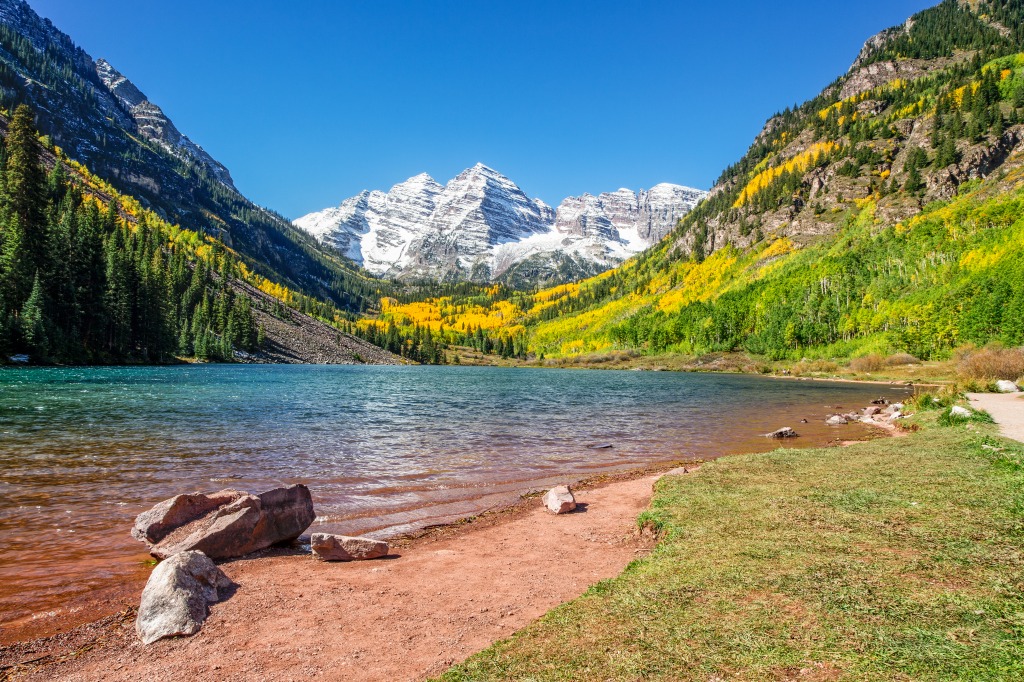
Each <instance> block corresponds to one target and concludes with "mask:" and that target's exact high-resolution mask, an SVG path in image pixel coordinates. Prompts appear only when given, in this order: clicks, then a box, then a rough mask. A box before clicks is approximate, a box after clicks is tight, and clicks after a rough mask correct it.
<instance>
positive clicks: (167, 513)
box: [132, 484, 576, 644]
mask: <svg viewBox="0 0 1024 682" xmlns="http://www.w3.org/2000/svg"><path fill="white" fill-rule="evenodd" d="M544 505H545V507H546V508H547V509H548V510H549V511H551V512H552V513H554V514H567V513H569V512H571V511H574V510H575V509H576V499H575V498H574V497H573V494H572V491H571V490H570V489H569V486H567V485H560V486H556V487H554V488H552V489H551V490H549V491H548V492H547V493H546V494H545V495H544ZM315 518H316V514H315V512H314V511H313V498H312V496H311V495H310V492H309V488H307V487H306V486H304V485H301V484H300V485H292V486H288V487H285V488H275V489H273V490H268V491H267V492H265V493H261V494H259V495H254V494H252V493H247V492H243V491H240V490H221V491H219V492H215V493H190V494H185V495H176V496H174V497H172V498H170V499H168V500H164V501H163V502H160V503H159V504H157V505H156V506H154V507H153V508H152V509H150V510H148V511H145V512H143V513H141V514H139V515H138V517H136V519H135V525H134V527H133V528H132V536H133V537H135V538H136V539H137V540H140V541H142V542H145V543H146V544H147V545H149V548H150V553H151V554H152V555H153V556H155V557H157V558H158V559H163V561H162V562H161V563H160V564H159V565H158V566H157V567H156V568H155V569H154V570H153V573H152V574H151V575H150V577H149V580H148V581H147V582H146V587H145V589H144V590H143V592H142V601H141V603H140V605H139V613H138V616H137V617H136V620H135V631H136V633H137V634H138V636H139V639H141V640H142V642H143V644H152V643H153V642H156V641H157V640H160V639H162V638H164V637H175V636H182V635H193V634H195V633H197V632H199V630H200V628H201V627H202V624H203V622H204V621H205V620H206V617H207V615H208V614H209V607H210V604H213V603H216V602H218V601H220V600H222V599H224V598H225V597H226V596H227V595H228V594H229V593H230V591H231V590H232V589H233V588H234V587H235V585H234V584H233V583H232V582H231V580H230V579H229V578H228V576H227V575H225V574H224V572H223V571H221V570H220V569H219V568H218V567H217V565H216V564H214V563H213V559H230V558H234V557H240V556H245V555H247V554H251V553H253V552H257V551H259V550H262V549H266V548H268V547H271V546H273V545H277V544H281V543H285V542H291V541H294V540H297V539H298V538H299V537H300V536H301V535H302V533H303V532H304V531H305V530H306V529H307V528H309V526H310V525H311V524H312V523H313V520H314V519H315ZM310 550H311V552H312V555H313V556H314V557H316V558H317V559H321V560H323V561H363V560H367V559H377V558H380V557H384V556H387V554H388V552H389V551H390V548H389V546H388V543H387V542H385V541H383V540H376V539H373V538H364V537H350V536H346V535H333V534H330V533H313V534H312V535H311V536H310Z"/></svg>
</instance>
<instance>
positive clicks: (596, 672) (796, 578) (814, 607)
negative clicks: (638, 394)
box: [441, 412, 1024, 681]
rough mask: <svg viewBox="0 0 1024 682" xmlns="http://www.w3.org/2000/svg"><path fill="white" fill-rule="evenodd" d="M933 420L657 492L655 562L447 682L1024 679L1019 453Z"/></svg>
mask: <svg viewBox="0 0 1024 682" xmlns="http://www.w3.org/2000/svg"><path fill="white" fill-rule="evenodd" d="M938 415H939V413H938V412H931V413H927V414H925V415H923V416H922V417H920V418H918V421H919V422H920V423H921V424H922V427H923V428H922V430H921V431H920V432H917V433H915V434H912V435H910V436H908V437H906V438H899V439H887V440H881V441H873V442H869V443H863V444H857V445H854V446H852V447H849V448H846V449H842V450H840V449H820V450H802V451H792V450H780V451H776V452H774V453H770V454H761V455H750V456H738V457H729V458H724V459H720V460H717V461H714V462H712V463H709V464H706V465H704V467H703V468H702V469H701V471H700V472H699V473H698V474H696V475H693V476H684V477H666V478H664V479H662V480H661V481H660V482H659V484H658V487H657V492H656V496H655V500H654V502H653V504H652V508H651V511H649V512H647V513H645V515H644V516H643V518H642V521H644V522H646V523H648V524H651V525H652V526H654V527H656V528H658V529H660V531H661V532H662V533H663V534H664V539H663V541H662V542H661V543H660V545H659V546H658V548H657V549H656V551H655V552H654V553H653V554H651V555H650V556H649V557H646V558H644V559H641V560H638V561H635V562H633V563H632V564H631V565H630V566H629V567H628V568H627V569H626V571H625V572H624V573H623V574H622V575H621V576H620V577H618V578H616V579H614V580H610V581H605V582H602V583H599V584H598V585H596V586H594V587H593V588H591V589H590V590H589V591H588V592H587V593H586V594H585V595H584V596H582V597H581V598H579V599H577V600H575V601H573V602H571V603H568V604H566V605H563V606H562V607H559V608H557V609H555V610H554V611H552V612H550V613H549V614H547V615H546V616H545V617H543V618H542V619H540V620H539V621H537V622H536V623H534V624H533V625H531V626H530V627H528V628H526V629H524V630H522V631H520V632H519V633H517V634H516V635H514V636H513V637H512V638H510V639H508V640H505V641H502V642H499V643H497V644H495V645H494V646H492V647H491V648H490V649H488V650H486V651H484V652H482V653H480V654H478V655H476V656H474V657H473V658H471V659H470V660H469V661H467V662H466V663H465V664H463V665H460V666H457V667H455V668H453V669H452V670H451V671H449V672H448V673H447V674H446V675H444V676H443V677H442V678H441V679H442V680H446V681H455V680H542V679H543V680H584V679H588V680H589V679H593V680H638V679H649V678H658V679H671V680H702V681H706V680H719V679H721V680H725V679H730V680H731V679H743V680H747V679H749V680H780V679H797V680H839V679H844V680H845V679H878V680H883V679H884V680H899V679H915V680H916V679H961V680H963V679H966V680H1007V679H1024V551H1022V550H1024V447H1022V446H1021V445H1020V444H1017V443H1013V442H1011V441H1007V440H1004V439H1002V438H1000V437H998V436H996V435H995V433H996V432H995V428H994V427H992V426H990V425H986V424H982V423H974V422H966V423H954V424H951V425H946V426H943V425H941V424H940V423H939V420H938ZM943 421H944V422H947V423H948V420H943Z"/></svg>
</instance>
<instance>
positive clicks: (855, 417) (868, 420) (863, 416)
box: [764, 398, 903, 440]
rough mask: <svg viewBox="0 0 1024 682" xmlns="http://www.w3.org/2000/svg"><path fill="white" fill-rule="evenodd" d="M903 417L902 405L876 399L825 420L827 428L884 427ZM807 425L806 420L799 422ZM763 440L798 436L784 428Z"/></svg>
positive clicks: (786, 427) (791, 430) (883, 399)
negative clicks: (857, 423)
mask: <svg viewBox="0 0 1024 682" xmlns="http://www.w3.org/2000/svg"><path fill="white" fill-rule="evenodd" d="M902 417H903V403H890V402H889V401H888V400H886V399H885V398H877V399H875V400H872V401H871V405H870V406H868V407H865V408H863V409H862V410H859V411H856V412H846V413H836V414H830V415H829V416H828V417H827V418H826V419H825V424H827V425H828V426H843V425H845V424H849V423H850V422H860V423H862V424H874V425H875V426H880V425H885V424H888V423H890V422H893V421H895V420H897V419H900V418H902ZM801 421H802V422H803V423H805V424H806V423H807V420H806V419H802V420H801ZM764 436H765V438H772V439H775V440H782V439H785V438H798V437H799V436H800V434H798V433H797V432H796V431H795V430H794V429H793V428H792V427H789V426H784V427H782V428H781V429H777V430H775V431H772V432H771V433H766V434H764Z"/></svg>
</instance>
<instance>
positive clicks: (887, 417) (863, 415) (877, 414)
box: [825, 398, 904, 426]
mask: <svg viewBox="0 0 1024 682" xmlns="http://www.w3.org/2000/svg"><path fill="white" fill-rule="evenodd" d="M871 403H872V404H871V405H870V406H868V407H865V408H863V409H862V410H858V411H856V412H846V413H841V414H832V415H829V417H828V418H827V419H826V420H825V423H826V424H827V425H829V426H843V425H844V424H849V423H850V422H861V423H863V424H874V425H879V424H889V423H892V422H894V421H896V420H897V419H901V418H902V417H903V416H904V415H903V403H890V402H889V401H888V400H886V399H885V398H877V399H876V400H872V401H871Z"/></svg>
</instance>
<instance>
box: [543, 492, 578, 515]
mask: <svg viewBox="0 0 1024 682" xmlns="http://www.w3.org/2000/svg"><path fill="white" fill-rule="evenodd" d="M543 499H544V506H545V507H547V508H548V511H550V512H552V513H555V514H568V513H569V512H571V511H573V510H574V509H576V498H575V497H573V495H572V491H571V490H569V486H567V485H556V486H555V487H554V488H552V489H551V490H549V491H547V492H546V493H544V498H543Z"/></svg>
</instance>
